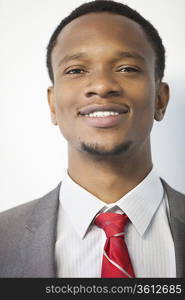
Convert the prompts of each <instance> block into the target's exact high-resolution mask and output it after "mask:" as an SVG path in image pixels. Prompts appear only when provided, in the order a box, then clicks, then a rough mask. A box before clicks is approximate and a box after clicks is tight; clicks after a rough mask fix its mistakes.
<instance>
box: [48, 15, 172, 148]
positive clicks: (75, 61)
mask: <svg viewBox="0 0 185 300" xmlns="http://www.w3.org/2000/svg"><path fill="white" fill-rule="evenodd" d="M52 66H53V72H54V87H51V88H49V89H48V95H49V98H48V99H49V105H50V109H51V114H52V118H53V119H54V120H55V122H57V124H58V125H59V127H60V130H61V132H62V134H63V135H64V137H65V138H66V139H67V141H68V145H69V148H71V149H73V150H75V151H85V150H84V149H86V150H87V151H90V152H91V150H92V152H93V153H94V154H98V153H99V154H100V153H101V154H116V153H118V152H119V151H122V150H128V149H139V148H142V146H143V145H145V144H149V136H150V131H151V128H152V125H153V120H154V116H155V113H156V107H158V108H159V107H160V108H163V110H164V107H162V106H165V105H167V96H166V98H165V99H166V100H165V101H166V104H165V105H164V103H163V104H162V103H161V98H162V97H161V96H159V91H160V87H159V84H158V83H157V81H156V79H155V53H154V51H153V49H152V46H151V44H150V43H149V41H148V40H147V38H146V36H145V33H144V32H143V30H142V28H141V27H140V26H139V25H138V24H137V23H135V22H133V21H132V20H130V19H128V18H125V17H123V16H120V15H115V14H109V13H91V14H87V15H84V16H81V17H79V18H77V19H75V20H73V21H72V22H71V23H69V24H68V25H67V26H66V27H65V28H64V29H63V30H62V31H61V33H60V35H59V37H58V41H57V44H56V46H55V48H54V50H53V53H52ZM162 94H164V93H162ZM163 98H164V97H163ZM162 102H164V101H163V100H162ZM138 147H139V148H138ZM90 149H91V150H90Z"/></svg>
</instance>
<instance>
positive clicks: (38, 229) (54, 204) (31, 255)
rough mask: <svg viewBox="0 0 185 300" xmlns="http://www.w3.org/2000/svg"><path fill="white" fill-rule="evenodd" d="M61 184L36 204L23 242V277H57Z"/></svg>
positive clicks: (21, 246)
mask: <svg viewBox="0 0 185 300" xmlns="http://www.w3.org/2000/svg"><path fill="white" fill-rule="evenodd" d="M60 185H61V183H60V184H59V185H58V186H57V188H55V189H54V190H53V191H51V192H50V193H49V194H47V195H46V196H44V197H43V198H41V199H40V200H38V201H37V202H36V205H35V207H34V210H33V213H32V215H31V217H30V219H29V222H28V223H27V224H26V226H25V234H24V236H23V239H22V241H21V245H20V248H21V250H20V251H21V257H22V263H23V270H24V271H23V277H56V266H55V261H54V257H55V253H54V250H55V241H56V224H57V212H58V203H59V190H60Z"/></svg>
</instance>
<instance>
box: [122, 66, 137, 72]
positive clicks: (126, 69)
mask: <svg viewBox="0 0 185 300" xmlns="http://www.w3.org/2000/svg"><path fill="white" fill-rule="evenodd" d="M139 71H140V70H139V69H138V68H136V67H130V66H124V67H120V68H119V70H118V72H123V73H131V72H139Z"/></svg>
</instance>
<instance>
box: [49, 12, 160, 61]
mask: <svg viewBox="0 0 185 300" xmlns="http://www.w3.org/2000/svg"><path fill="white" fill-rule="evenodd" d="M98 48H99V49H100V52H101V50H102V51H105V49H106V53H108V52H110V51H111V50H112V51H113V50H114V49H116V48H117V50H125V49H126V48H127V49H126V50H130V49H131V50H132V51H135V52H138V53H139V54H140V55H142V56H144V57H146V58H147V57H148V59H152V60H155V53H154V51H153V48H152V46H151V44H150V42H149V41H148V39H147V37H146V34H145V32H144V31H143V29H142V27H141V26H140V25H139V24H137V23H136V22H134V21H132V20H130V19H128V18H126V17H124V16H121V15H117V14H112V13H107V12H104V13H102V12H101V13H89V14H86V15H84V16H81V17H78V18H77V19H75V20H73V21H71V22H70V23H69V24H67V25H66V26H65V27H64V28H63V29H62V31H61V32H60V34H59V36H58V39H57V43H56V46H55V48H54V50H53V54H52V58H53V61H55V60H57V59H58V58H59V59H60V58H61V56H65V55H68V54H70V53H75V51H88V52H91V50H92V53H95V52H96V54H97V53H98V52H97V51H98ZM106 53H105V55H106Z"/></svg>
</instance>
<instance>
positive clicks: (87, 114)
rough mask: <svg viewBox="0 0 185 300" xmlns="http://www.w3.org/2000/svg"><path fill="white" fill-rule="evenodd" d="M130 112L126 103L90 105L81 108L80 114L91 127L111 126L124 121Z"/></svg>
mask: <svg viewBox="0 0 185 300" xmlns="http://www.w3.org/2000/svg"><path fill="white" fill-rule="evenodd" d="M128 112H129V108H128V106H126V105H118V104H109V105H102V104H101V105H100V104H99V105H97V104H96V105H89V106H86V107H85V108H83V109H81V110H79V112H78V115H79V116H81V117H82V118H83V120H84V121H85V122H86V123H87V124H88V125H89V126H91V127H96V128H102V127H103V128H110V127H115V126H117V125H118V124H119V123H120V122H121V121H123V120H124V119H125V117H126V115H127V113H128Z"/></svg>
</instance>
